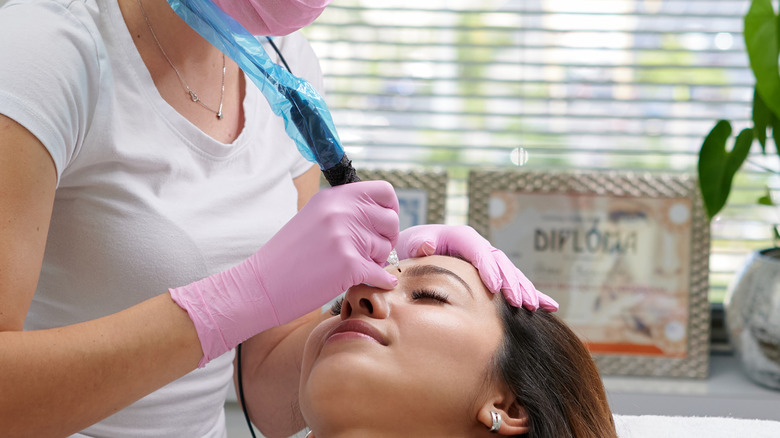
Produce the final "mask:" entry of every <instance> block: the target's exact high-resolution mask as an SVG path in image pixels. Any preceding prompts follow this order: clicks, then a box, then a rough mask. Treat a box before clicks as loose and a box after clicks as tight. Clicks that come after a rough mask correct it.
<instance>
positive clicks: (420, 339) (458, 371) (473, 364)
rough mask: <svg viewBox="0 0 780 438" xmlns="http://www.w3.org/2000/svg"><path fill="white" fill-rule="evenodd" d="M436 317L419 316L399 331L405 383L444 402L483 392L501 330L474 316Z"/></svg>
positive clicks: (425, 314)
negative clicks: (431, 393)
mask: <svg viewBox="0 0 780 438" xmlns="http://www.w3.org/2000/svg"><path fill="white" fill-rule="evenodd" d="M439 316H440V315H436V314H434V312H429V313H425V312H423V313H419V314H418V315H416V316H415V317H414V318H409V319H407V320H406V322H407V323H406V324H404V325H402V326H401V327H400V330H401V331H402V336H400V339H401V344H400V345H399V347H400V348H399V349H398V351H399V352H400V353H399V355H400V356H401V357H400V358H399V360H400V361H401V362H400V363H399V364H398V366H399V368H401V369H405V370H406V371H407V373H406V374H405V376H406V377H405V378H406V379H411V380H415V381H416V383H413V385H417V386H420V387H421V388H423V389H426V390H427V391H433V392H437V393H439V394H440V396H441V397H443V398H445V399H446V398H448V397H451V398H455V399H459V400H464V399H465V398H466V397H468V396H469V395H473V394H474V391H477V390H479V388H482V386H483V383H484V373H485V370H486V369H487V366H488V364H489V362H490V360H491V358H492V357H493V354H494V352H495V351H496V349H497V348H498V346H499V343H500V341H501V336H502V330H501V329H500V326H499V325H498V322H497V321H496V324H487V323H486V320H485V319H480V318H477V317H476V315H467V317H463V315H459V314H457V313H454V314H453V313H451V312H450V313H449V314H445V315H444V316H442V317H439ZM487 321H490V320H489V319H488V320H487ZM455 382H457V383H456V384H454V383H455ZM410 383H412V382H410Z"/></svg>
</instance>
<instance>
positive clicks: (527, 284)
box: [395, 225, 558, 312]
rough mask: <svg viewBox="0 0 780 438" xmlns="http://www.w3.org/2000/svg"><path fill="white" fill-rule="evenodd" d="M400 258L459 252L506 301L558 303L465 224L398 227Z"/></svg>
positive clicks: (531, 307) (544, 305) (548, 306)
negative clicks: (401, 229) (399, 231)
mask: <svg viewBox="0 0 780 438" xmlns="http://www.w3.org/2000/svg"><path fill="white" fill-rule="evenodd" d="M395 249H396V252H397V253H398V258H399V259H405V258H413V257H423V256H428V255H433V254H437V255H449V256H459V257H462V258H464V259H466V260H467V261H468V262H469V263H471V264H472V265H474V267H475V268H477V270H478V271H479V276H480V278H482V282H483V283H485V286H487V288H488V289H489V290H490V291H491V292H493V293H496V292H498V291H501V292H502V293H503V294H504V297H505V298H506V300H507V301H508V302H509V304H511V305H513V306H515V307H521V306H522V307H525V308H526V309H529V310H536V309H538V308H540V307H541V308H542V309H545V310H549V311H551V312H554V311H556V310H558V303H556V302H555V300H553V299H552V298H550V297H548V296H547V295H545V294H543V293H541V292H539V291H538V290H536V287H534V285H533V283H531V281H530V280H528V278H526V276H525V275H524V274H523V273H522V272H521V271H520V270H519V269H517V267H515V265H514V264H513V263H512V262H511V261H510V260H509V258H508V257H507V256H506V254H504V253H503V252H502V251H501V250H499V249H496V248H494V247H493V246H492V245H491V244H490V242H488V241H487V239H485V238H484V237H482V236H480V235H479V233H477V231H476V230H475V229H473V228H471V227H469V226H466V225H418V226H415V227H410V228H407V229H405V230H404V231H401V233H400V235H399V236H398V243H397V244H396V246H395Z"/></svg>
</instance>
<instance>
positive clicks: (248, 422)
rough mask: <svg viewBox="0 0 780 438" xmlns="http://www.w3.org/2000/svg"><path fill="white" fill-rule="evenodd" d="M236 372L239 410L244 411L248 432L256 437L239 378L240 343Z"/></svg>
mask: <svg viewBox="0 0 780 438" xmlns="http://www.w3.org/2000/svg"><path fill="white" fill-rule="evenodd" d="M236 355H237V358H236V373H238V399H239V400H240V401H241V410H242V411H244V418H245V419H246V425H247V426H249V433H251V434H252V438H257V436H256V435H255V428H254V427H252V421H251V420H249V412H248V411H247V410H246V401H245V400H244V381H243V379H242V378H241V344H238V347H236Z"/></svg>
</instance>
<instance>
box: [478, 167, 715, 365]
mask: <svg viewBox="0 0 780 438" xmlns="http://www.w3.org/2000/svg"><path fill="white" fill-rule="evenodd" d="M469 223H470V225H471V226H472V227H474V228H475V229H476V230H477V231H479V232H480V233H482V234H483V235H484V236H485V237H486V238H487V239H488V240H490V241H491V242H492V243H493V245H495V246H496V247H497V248H499V249H501V250H503V251H504V252H505V253H506V254H507V256H508V257H509V258H510V259H511V260H512V261H513V262H514V263H515V265H516V266H517V267H518V268H520V269H521V270H522V271H523V272H524V273H525V274H526V275H527V276H528V278H530V279H531V281H533V282H534V284H535V285H536V287H537V288H538V289H539V290H541V291H543V292H545V293H546V294H548V295H550V296H552V297H553V298H554V299H555V300H557V301H558V303H559V304H560V310H559V316H560V317H561V318H562V319H563V320H564V321H566V322H567V323H568V324H569V326H570V327H572V329H573V330H574V331H575V332H576V333H577V334H578V335H579V336H580V337H581V339H582V340H583V341H584V342H585V344H586V345H587V346H588V348H589V349H590V351H591V353H592V354H593V356H594V359H595V361H596V363H597V365H598V366H599V369H600V370H601V372H602V373H604V374H613V375H639V376H672V377H696V378H702V377H706V376H707V371H708V360H709V327H710V305H709V300H708V296H707V295H708V290H709V286H708V275H709V223H708V222H707V220H706V215H705V213H704V210H703V208H702V203H701V199H700V196H699V191H698V186H697V183H696V180H695V178H693V177H691V176H689V175H656V174H646V173H643V174H634V173H630V172H577V173H553V172H522V171H473V172H471V174H470V175H469Z"/></svg>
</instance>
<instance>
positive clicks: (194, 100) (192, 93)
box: [187, 90, 200, 102]
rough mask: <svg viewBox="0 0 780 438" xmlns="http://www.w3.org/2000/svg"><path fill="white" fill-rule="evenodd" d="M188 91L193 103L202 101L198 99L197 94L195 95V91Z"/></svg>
mask: <svg viewBox="0 0 780 438" xmlns="http://www.w3.org/2000/svg"><path fill="white" fill-rule="evenodd" d="M187 91H188V92H189V93H190V98H191V99H192V101H193V102H197V101H199V100H200V99H199V98H198V94H197V93H195V92H194V91H192V90H187Z"/></svg>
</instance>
